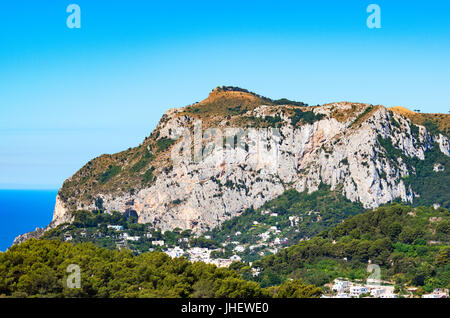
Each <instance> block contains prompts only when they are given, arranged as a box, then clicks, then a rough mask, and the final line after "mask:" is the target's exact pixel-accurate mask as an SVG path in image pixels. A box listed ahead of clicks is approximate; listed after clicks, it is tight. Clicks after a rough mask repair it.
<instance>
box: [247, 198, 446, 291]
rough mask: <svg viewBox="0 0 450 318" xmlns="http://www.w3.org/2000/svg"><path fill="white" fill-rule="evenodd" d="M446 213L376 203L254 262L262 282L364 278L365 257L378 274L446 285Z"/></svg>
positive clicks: (430, 285) (428, 287)
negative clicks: (315, 234)
mask: <svg viewBox="0 0 450 318" xmlns="http://www.w3.org/2000/svg"><path fill="white" fill-rule="evenodd" d="M449 244H450V213H449V211H448V210H446V209H443V208H439V209H434V208H425V207H418V208H412V207H410V206H404V205H400V204H392V205H390V206H385V207H380V208H378V209H376V210H373V211H368V212H365V213H364V214H360V215H357V216H354V217H351V218H349V219H347V220H345V221H344V222H343V223H342V224H340V225H338V226H337V227H335V228H334V229H331V230H328V231H324V232H322V233H321V234H319V235H318V236H316V237H314V238H312V239H311V240H308V241H303V242H300V243H298V244H296V245H294V246H292V247H289V248H287V249H284V250H282V251H280V252H279V253H277V254H275V255H271V256H267V257H265V258H263V259H261V260H260V261H257V262H255V263H254V264H253V267H255V268H259V269H260V270H261V273H260V274H259V275H258V276H257V278H256V279H255V280H256V281H258V282H260V283H261V286H263V287H265V286H270V285H277V284H279V283H281V282H284V281H285V280H286V279H288V278H295V279H301V280H303V281H305V282H306V283H309V284H314V285H316V286H321V285H323V284H326V283H328V282H331V281H332V280H333V279H335V278H337V277H346V278H350V279H365V278H367V276H368V275H369V274H368V273H367V272H366V268H367V265H368V263H369V261H370V262H371V263H372V264H377V265H379V266H380V267H381V278H382V279H384V280H393V281H395V283H396V284H397V285H399V286H403V285H413V286H421V287H422V288H423V289H424V290H427V291H431V290H432V289H433V288H441V287H443V288H449V287H450V275H449V274H450V245H449Z"/></svg>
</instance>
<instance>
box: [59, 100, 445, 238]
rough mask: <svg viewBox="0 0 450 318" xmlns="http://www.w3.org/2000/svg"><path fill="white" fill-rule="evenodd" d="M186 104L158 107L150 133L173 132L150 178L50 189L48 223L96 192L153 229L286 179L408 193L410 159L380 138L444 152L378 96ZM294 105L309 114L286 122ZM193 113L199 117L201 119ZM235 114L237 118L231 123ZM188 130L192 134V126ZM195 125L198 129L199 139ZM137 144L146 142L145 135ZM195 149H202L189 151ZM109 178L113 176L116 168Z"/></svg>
mask: <svg viewBox="0 0 450 318" xmlns="http://www.w3.org/2000/svg"><path fill="white" fill-rule="evenodd" d="M192 107H194V106H190V107H186V108H182V109H171V110H169V111H167V112H166V114H165V115H164V116H163V119H162V120H161V121H160V123H159V124H158V126H157V127H156V129H155V132H157V133H153V134H152V136H151V138H152V139H153V141H155V142H159V141H165V140H177V142H174V144H173V145H171V146H170V147H169V148H168V149H167V150H164V151H163V152H164V154H162V152H161V154H159V155H158V156H156V159H153V162H155V163H153V166H152V170H151V171H153V179H152V182H151V183H150V184H148V185H141V186H139V187H136V189H133V190H132V191H119V190H108V191H106V190H105V191H92V190H89V189H88V190H86V191H87V192H86V191H85V193H88V194H89V195H88V196H87V199H86V197H84V198H81V194H80V195H79V193H81V190H78V189H76V188H75V187H73V186H72V188H71V191H72V192H73V193H74V197H75V198H77V195H79V196H80V199H72V201H70V202H71V204H70V205H69V203H68V202H69V201H68V200H67V198H66V199H65V200H64V199H62V198H61V196H62V194H63V191H60V194H61V195H58V197H57V202H56V206H55V212H54V218H53V222H52V224H51V226H52V227H53V226H56V225H58V224H62V223H65V222H70V221H71V218H72V216H71V211H73V210H74V209H90V210H95V209H96V208H97V207H98V204H97V205H96V203H95V202H96V200H97V201H98V198H101V199H102V208H104V209H105V211H106V212H111V211H120V212H127V211H128V212H130V211H134V212H136V213H137V215H138V217H139V222H140V223H151V224H153V225H154V226H156V227H158V228H161V229H162V230H170V229H174V228H177V227H179V228H182V229H193V230H194V231H196V232H202V231H205V230H207V229H210V228H213V227H214V226H216V225H218V224H220V223H221V222H223V221H224V220H226V219H229V218H232V217H233V216H236V215H239V214H240V213H241V212H243V211H244V210H245V209H246V208H248V207H251V206H253V207H254V208H258V207H260V206H261V205H263V204H264V203H265V202H266V201H268V200H271V199H274V198H276V197H277V196H279V195H280V194H282V193H283V192H284V191H285V190H287V189H289V188H292V187H294V188H296V189H297V190H298V191H304V190H307V191H309V192H313V191H315V190H317V189H318V187H319V185H320V184H321V183H325V184H327V185H330V186H331V188H332V189H336V188H338V189H341V191H342V193H343V194H344V195H345V196H346V197H347V198H348V199H350V200H352V201H360V202H361V203H363V205H364V206H365V207H367V208H373V207H377V206H379V205H380V204H384V203H387V202H390V201H392V200H394V199H397V198H400V199H401V200H402V201H406V202H412V200H413V199H414V196H415V194H414V192H413V189H410V188H408V187H406V186H405V184H404V181H403V177H405V176H408V175H409V174H411V173H414V171H413V168H412V167H408V166H407V164H406V163H405V162H403V160H402V158H401V157H398V158H396V159H395V160H394V161H393V160H392V159H390V158H389V157H388V156H386V155H385V153H386V149H384V148H383V147H382V145H381V144H380V142H379V140H380V138H382V139H388V138H390V140H391V141H392V144H393V145H394V147H395V148H396V149H398V150H400V151H401V153H402V154H403V155H405V156H407V157H417V158H419V159H422V160H423V159H424V158H425V153H426V152H427V151H428V150H429V149H430V148H431V147H433V145H434V144H435V143H437V144H439V149H440V151H441V152H442V153H444V154H445V155H447V156H450V143H449V139H448V138H447V137H445V136H443V135H442V134H438V135H431V134H430V133H429V132H428V131H427V129H426V128H425V127H423V126H414V125H413V124H412V123H411V121H410V120H409V119H408V118H407V117H405V116H403V115H402V114H399V113H395V112H393V111H391V110H389V109H387V108H385V107H383V106H374V107H372V105H367V104H354V103H346V102H344V103H333V104H327V105H323V106H319V107H294V106H286V105H264V104H262V102H261V105H253V107H247V108H245V109H244V110H243V111H241V112H240V113H239V114H235V113H233V112H231V113H230V114H228V115H220V114H217V115H216V116H213V117H207V116H206V117H205V116H203V118H202V115H198V113H200V114H202V111H203V110H202V108H201V107H202V105H199V106H196V107H197V108H196V109H200V110H199V111H196V110H195V109H194V110H192V109H193V108H192ZM205 107H206V106H205ZM228 109H235V108H232V107H228ZM208 111H209V110H208ZM296 111H297V112H301V114H306V113H304V112H309V113H308V114H309V115H311V116H313V117H314V120H307V121H303V122H302V121H301V120H300V122H299V123H295V121H293V114H294V115H295V112H296ZM205 112H206V111H205ZM293 112H294V113H293ZM311 112H312V113H311ZM211 118H213V119H214V120H212V119H211ZM270 119H274V120H275V122H276V124H275V125H266V126H264V125H263V126H261V125H260V126H259V129H253V130H252V129H248V128H249V127H247V126H252V125H251V124H253V123H259V124H261V122H264V123H266V122H267V121H269V122H270ZM199 120H203V121H202V123H201V124H202V125H203V127H200V122H199ZM238 123H240V124H242V126H236V124H238ZM249 123H250V124H249ZM232 124H234V125H233V126H231V125H232ZM413 126H414V127H413ZM237 127H242V128H243V129H241V130H239V129H237ZM275 127H276V129H275ZM417 127H418V131H417ZM211 128H216V131H215V132H214V130H212V129H211ZM195 130H197V135H195V134H193V131H195ZM199 131H203V134H202V141H199V138H198V136H199ZM218 131H220V133H218ZM187 132H190V134H188V133H187ZM234 132H237V134H234ZM243 133H245V134H243ZM227 136H231V137H228V139H227ZM235 136H244V137H239V138H242V139H240V140H242V141H243V142H244V144H245V142H246V143H247V146H239V145H233V142H230V143H228V144H227V142H226V141H233V140H235V141H236V137H235ZM218 140H219V141H221V142H223V141H224V143H225V146H224V147H219V146H218V145H219V144H221V143H219V142H218ZM161 144H162V142H161ZM221 145H222V144H221ZM258 146H259V148H258ZM140 147H146V148H147V149H153V148H151V146H150V145H147V144H146V143H143V145H141V146H140ZM261 148H262V151H261ZM187 149H191V154H192V155H191V156H184V157H182V156H181V157H180V155H178V156H177V157H176V158H175V159H172V158H171V156H170V154H171V153H177V154H179V153H182V152H183V151H186V150H187ZM149 151H150V150H149ZM199 151H200V153H201V154H202V158H201V160H196V158H195V157H196V154H198V152H199ZM197 159H198V158H197ZM121 160H122V162H125V164H123V167H122V171H125V170H126V169H131V168H127V163H126V162H127V161H126V160H127V159H126V158H125V159H121ZM162 163H164V164H162ZM94 164H95V163H94ZM128 165H131V164H128ZM155 167H156V168H155ZM444 168H448V167H444ZM110 169H111V166H110ZM134 170H136V169H134ZM134 170H133V169H131V170H130V171H134ZM127 171H128V170H127ZM80 173H81V174H80ZM78 174H80V176H81V175H82V176H83V177H84V178H87V176H88V175H87V174H86V173H84V174H83V173H82V172H79V173H78ZM140 174H141V175H144V176H145V174H144V173H143V172H141V173H140ZM115 178H117V180H121V179H120V178H123V177H122V176H121V175H120V174H118V176H116V177H115ZM80 179H81V177H80ZM83 182H84V181H83ZM108 182H109V181H108ZM127 182H128V181H127ZM94 185H95V184H94ZM65 187H66V188H68V185H67V184H65ZM63 190H67V189H63ZM89 191H90V192H89ZM66 192H67V191H66Z"/></svg>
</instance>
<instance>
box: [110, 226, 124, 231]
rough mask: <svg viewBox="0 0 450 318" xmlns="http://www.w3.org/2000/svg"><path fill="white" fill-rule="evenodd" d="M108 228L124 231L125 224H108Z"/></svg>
mask: <svg viewBox="0 0 450 318" xmlns="http://www.w3.org/2000/svg"><path fill="white" fill-rule="evenodd" d="M108 229H113V230H115V231H122V230H123V226H122V225H108Z"/></svg>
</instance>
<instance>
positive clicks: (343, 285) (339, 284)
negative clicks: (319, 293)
mask: <svg viewBox="0 0 450 318" xmlns="http://www.w3.org/2000/svg"><path fill="white" fill-rule="evenodd" d="M349 286H350V283H349V281H348V280H335V281H334V285H333V287H332V289H333V290H335V291H337V292H340V291H344V290H348V289H349Z"/></svg>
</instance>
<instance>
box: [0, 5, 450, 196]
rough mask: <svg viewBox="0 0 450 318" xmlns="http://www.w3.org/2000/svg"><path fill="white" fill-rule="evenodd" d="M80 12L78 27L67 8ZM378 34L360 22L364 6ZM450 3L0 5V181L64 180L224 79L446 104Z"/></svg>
mask: <svg viewBox="0 0 450 318" xmlns="http://www.w3.org/2000/svg"><path fill="white" fill-rule="evenodd" d="M71 3H76V4H78V5H79V6H80V7H81V29H69V28H67V26H66V19H67V16H68V15H69V14H68V13H66V7H67V6H68V5H69V4H71ZM371 3H376V4H378V5H379V6H380V7H381V20H382V22H381V23H382V28H381V29H369V28H367V26H366V19H367V17H368V15H369V14H368V13H367V12H366V8H367V6H368V5H369V4H371ZM449 18H450V2H448V1H438V0H435V1H430V0H428V1H403V0H395V1H392V0H391V1H378V0H373V1H356V0H354V1H352V0H347V1H325V0H316V1H300V0H296V1H282V0H278V1H263V0H259V1H243V0H241V1H234V0H231V1H215V2H214V1H187V0H184V1H158V2H156V1H137V0H127V1H124V0H120V1H113V0H110V1H105V0H102V1H99V0H89V1H84V0H83V1H82V0H71V1H63V0H58V1H54V0H40V1H24V0H15V1H8V3H6V2H5V3H2V6H1V10H0V188H50V189H56V188H58V187H59V186H60V185H61V184H62V182H63V181H64V180H65V179H66V178H68V177H69V176H71V175H72V174H73V173H74V172H75V171H76V170H78V169H79V168H80V167H81V166H82V165H84V163H86V162H87V161H89V160H90V159H92V158H93V157H96V156H98V155H101V154H103V153H114V152H118V151H121V150H124V149H126V148H128V147H131V146H135V145H138V144H139V143H140V142H141V141H142V140H143V139H144V137H145V136H147V135H149V134H150V132H151V130H152V129H153V128H154V127H155V125H156V123H157V121H158V120H159V118H160V117H161V115H162V114H163V113H164V111H165V110H167V109H168V108H170V107H181V106H185V105H187V104H190V103H192V102H195V101H200V100H202V99H204V98H205V97H206V96H207V95H208V93H209V92H210V90H211V89H212V88H214V87H216V86H218V85H235V86H240V87H243V88H247V89H249V90H251V91H255V92H257V93H260V94H263V95H265V96H268V97H272V98H281V97H287V98H290V99H295V100H301V101H304V102H307V103H309V104H322V103H328V102H333V101H343V100H347V101H354V102H368V103H373V104H383V105H386V106H395V105H403V106H406V107H408V108H411V109H417V108H418V109H421V110H422V111H423V112H444V113H447V112H448V111H449V110H450V76H449V74H450V59H449V56H450V23H449V22H448V21H449Z"/></svg>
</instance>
